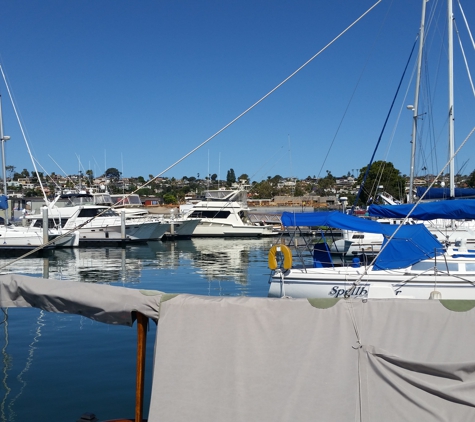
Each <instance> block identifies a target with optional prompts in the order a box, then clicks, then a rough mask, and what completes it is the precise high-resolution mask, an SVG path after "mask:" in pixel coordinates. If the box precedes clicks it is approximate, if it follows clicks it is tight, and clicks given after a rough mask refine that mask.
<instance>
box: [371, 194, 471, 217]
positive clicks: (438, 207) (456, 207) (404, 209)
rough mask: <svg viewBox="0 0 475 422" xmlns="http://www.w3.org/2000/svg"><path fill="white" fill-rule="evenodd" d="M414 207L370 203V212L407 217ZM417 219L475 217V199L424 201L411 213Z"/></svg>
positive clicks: (378, 214) (374, 214) (410, 205)
mask: <svg viewBox="0 0 475 422" xmlns="http://www.w3.org/2000/svg"><path fill="white" fill-rule="evenodd" d="M412 208H414V204H402V205H374V204H372V205H370V206H369V208H368V213H369V215H370V216H372V217H386V218H405V217H406V215H407V214H408V213H409V212H410V211H411V210H412ZM410 217H411V218H414V219H417V220H434V219H435V218H446V219H449V220H464V219H473V218H475V200H473V199H457V200H454V201H449V200H447V201H434V202H422V203H420V204H418V205H417V207H416V208H415V210H414V211H413V212H412V213H411V215H410Z"/></svg>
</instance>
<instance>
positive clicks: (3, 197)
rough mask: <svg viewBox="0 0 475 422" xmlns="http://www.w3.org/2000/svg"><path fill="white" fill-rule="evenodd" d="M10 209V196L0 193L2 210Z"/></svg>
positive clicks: (0, 207) (0, 208)
mask: <svg viewBox="0 0 475 422" xmlns="http://www.w3.org/2000/svg"><path fill="white" fill-rule="evenodd" d="M6 209H8V196H6V195H0V210H6Z"/></svg>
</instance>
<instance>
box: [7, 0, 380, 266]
mask: <svg viewBox="0 0 475 422" xmlns="http://www.w3.org/2000/svg"><path fill="white" fill-rule="evenodd" d="M381 2H382V0H378V1H377V2H376V3H375V4H373V5H372V6H371V7H370V8H369V9H368V10H366V12H364V13H363V14H362V15H361V16H360V17H359V18H358V19H356V20H355V21H354V22H353V23H352V24H350V25H349V26H348V27H347V28H346V29H344V30H343V31H342V32H340V33H339V34H338V35H337V36H336V37H335V38H333V39H332V40H331V41H330V42H329V43H328V44H326V45H325V46H324V47H323V48H322V49H321V50H320V51H318V52H317V53H316V54H314V55H313V56H312V57H311V58H310V59H308V60H307V61H306V62H305V63H304V64H302V65H301V66H300V67H299V68H298V69H297V70H295V71H294V72H293V73H291V74H290V75H289V76H287V77H286V78H285V79H284V80H283V81H282V82H280V83H279V84H278V85H276V86H275V87H274V88H273V89H271V90H270V91H269V92H268V93H267V94H265V95H264V96H263V97H261V98H260V99H259V100H258V101H256V102H255V103H254V104H252V105H251V106H250V107H248V108H247V109H246V110H244V111H243V112H242V113H241V114H239V115H238V116H237V117H235V118H234V119H233V120H231V121H230V122H229V123H228V124H226V125H225V126H223V127H222V128H221V129H219V130H218V131H217V132H216V133H214V134H213V135H211V136H210V137H209V138H208V139H206V140H205V141H203V142H202V143H201V144H199V145H198V146H197V147H195V148H193V149H192V150H191V151H190V152H188V153H187V154H185V155H184V156H183V157H181V158H180V159H179V160H177V161H175V162H174V163H173V164H172V165H170V166H168V167H167V168H166V169H165V170H163V171H162V172H160V173H159V174H157V175H156V176H155V177H154V178H153V179H150V180H149V181H147V182H146V183H145V184H144V185H142V186H141V187H140V189H143V188H145V187H146V186H148V185H149V184H151V183H152V182H154V181H155V180H156V179H157V178H158V177H160V176H162V175H163V174H164V173H166V172H167V171H169V170H170V169H172V168H173V167H175V166H176V165H178V164H179V163H181V162H182V161H183V160H185V159H186V158H188V157H189V156H190V155H192V154H193V153H194V152H196V151H197V150H199V149H200V148H201V147H203V146H204V145H206V144H207V143H208V142H209V141H211V140H212V139H214V138H216V137H217V136H218V135H219V134H220V133H221V132H224V131H225V130H226V129H227V128H228V127H230V126H231V125H232V124H233V123H235V122H237V121H238V120H239V119H240V118H241V117H243V116H244V115H246V114H247V113H249V112H250V111H251V110H252V109H253V108H255V107H256V106H257V105H259V104H260V103H261V102H263V101H264V100H265V99H266V98H267V97H269V96H270V95H271V94H273V93H274V92H275V91H277V90H278V89H279V88H280V87H281V86H282V85H284V84H285V83H286V82H288V81H289V80H290V79H292V78H293V77H294V76H295V75H296V74H297V73H299V72H300V71H301V70H302V69H303V68H304V67H306V66H307V65H308V64H310V63H311V62H312V61H313V60H314V59H315V58H317V57H318V56H319V55H320V54H321V53H323V52H324V51H325V50H326V49H328V48H329V47H330V46H331V45H332V44H334V43H335V42H336V41H337V40H338V39H339V38H341V37H342V36H343V35H344V34H345V33H346V32H348V31H349V30H350V29H351V28H352V27H353V26H355V25H356V24H357V23H358V22H359V21H360V20H362V19H363V18H364V17H365V16H366V15H367V14H368V13H369V12H371V11H372V10H373V9H374V8H375V7H376V6H377V5H378V4H379V3H381ZM0 71H1V73H2V75H3V79H4V81H5V84H6V86H7V90H8V94H9V96H10V101H11V102H12V104H13V109H14V111H15V115H16V117H17V120H18V122H19V124H20V129H21V132H22V135H23V139H24V140H25V142H26V146H27V149H28V152H29V154H30V157H32V154H31V151H30V147H29V145H28V142H27V139H26V135H25V132H24V130H23V126H22V124H21V122H20V118H19V115H18V112H17V109H16V107H15V103H14V101H13V97H12V95H11V92H10V89H9V86H8V84H7V80H6V77H5V74H4V72H3V67H2V66H1V64H0ZM32 161H33V166H34V168H35V172H36V173H38V172H37V170H36V165H35V162H34V160H32ZM40 185H41V189H42V191H43V194H44V189H43V186H42V184H41V180H40ZM137 190H138V189H137ZM137 190H135V191H134V192H132V193H130V194H128V195H125V196H124V198H127V197H128V196H130V195H132V194H134V193H136V192H137ZM44 195H45V194H44ZM45 202H46V203H47V202H48V201H47V198H46V196H45ZM117 206H118V204H117V205H113V206H111V207H109V208H108V209H112V208H116V207H117ZM106 211H107V210H104V212H106ZM104 212H102V213H100V214H98V215H97V216H96V217H99V216H100V215H102V214H103V213H104ZM91 220H92V219H91ZM91 220H88V221H87V222H85V223H83V224H82V225H80V226H78V227H76V228H75V229H74V230H71V231H69V232H67V233H64V234H63V235H62V236H60V237H59V238H61V237H64V236H66V235H67V234H69V233H72V232H73V231H75V230H77V229H79V228H81V227H83V226H84V225H85V224H87V223H88V222H89V221H91ZM51 243H53V241H50V242H48V243H46V244H45V245H43V246H41V247H38V248H36V249H34V250H32V251H30V252H28V253H27V254H25V255H23V256H21V257H19V258H18V259H16V260H14V261H12V262H11V263H7V264H5V265H3V266H1V267H0V270H2V269H3V268H5V267H7V266H8V265H11V264H12V263H14V262H16V261H18V260H20V259H22V258H24V257H26V256H29V255H31V254H33V253H35V252H37V251H39V250H41V249H42V248H43V247H44V246H46V245H49V244H51Z"/></svg>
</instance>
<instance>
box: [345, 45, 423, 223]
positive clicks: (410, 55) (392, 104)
mask: <svg viewBox="0 0 475 422" xmlns="http://www.w3.org/2000/svg"><path fill="white" fill-rule="evenodd" d="M416 43H417V37H416V40H415V41H414V44H413V46H412V49H411V53H410V54H409V58H408V59H407V62H406V66H405V67H404V71H403V72H402V75H401V79H400V80H399V84H398V86H397V89H396V93H395V94H394V98H393V101H392V102H391V106H390V107H389V111H388V114H387V115H386V120H385V121H384V124H383V127H382V129H381V133H380V134H379V138H378V141H377V142H376V147H375V148H374V151H373V155H372V156H371V160H370V161H369V163H368V165H367V166H366V171H365V174H364V176H363V180H362V181H361V185H360V188H359V190H358V193H357V194H356V198H355V201H354V203H353V206H352V207H351V212H350V214H353V211H354V209H355V207H356V204H357V203H358V200H359V199H360V195H361V192H363V189H364V184H365V182H366V178H367V177H368V174H369V170H370V169H371V165H372V164H373V160H374V156H375V155H376V151H377V150H378V148H379V144H380V143H381V138H382V137H383V134H384V131H385V129H386V125H387V123H388V120H389V116H390V115H391V112H392V110H393V107H394V103H395V102H396V98H397V96H398V94H399V90H400V89H401V85H402V81H403V80H404V77H405V76H406V72H407V68H408V66H409V63H410V61H411V58H412V54H413V53H414V49H415V47H416Z"/></svg>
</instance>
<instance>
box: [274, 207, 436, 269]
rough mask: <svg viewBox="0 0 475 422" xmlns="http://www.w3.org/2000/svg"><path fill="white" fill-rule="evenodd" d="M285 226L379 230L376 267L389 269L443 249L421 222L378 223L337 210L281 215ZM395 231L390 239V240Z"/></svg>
mask: <svg viewBox="0 0 475 422" xmlns="http://www.w3.org/2000/svg"><path fill="white" fill-rule="evenodd" d="M281 221H282V224H283V225H284V226H285V227H288V226H291V227H298V226H306V227H309V226H310V227H318V226H320V227H322V226H323V227H332V228H336V229H343V230H354V231H359V232H366V233H379V234H382V235H383V236H384V239H385V241H384V243H383V246H384V249H383V250H382V252H381V253H380V254H379V255H378V257H377V259H376V262H375V269H378V270H390V269H397V268H405V267H408V266H410V265H413V264H415V263H417V262H419V261H422V260H424V259H428V258H433V257H434V256H436V255H440V254H442V253H443V251H444V247H443V246H442V244H441V243H440V242H439V241H438V240H437V239H436V238H435V237H434V236H433V235H432V234H431V233H430V232H429V230H427V228H426V227H425V226H424V225H423V224H408V225H403V226H401V227H399V226H397V225H389V224H381V223H378V222H377V221H373V220H367V219H364V218H359V217H354V216H352V215H347V214H343V213H341V212H338V211H332V212H313V213H290V212H284V213H282V217H281ZM396 230H397V233H396V235H395V236H394V237H393V239H392V240H391V242H389V244H388V245H386V241H387V239H389V238H390V237H391V236H392V235H393V234H394V232H395V231H396Z"/></svg>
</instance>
